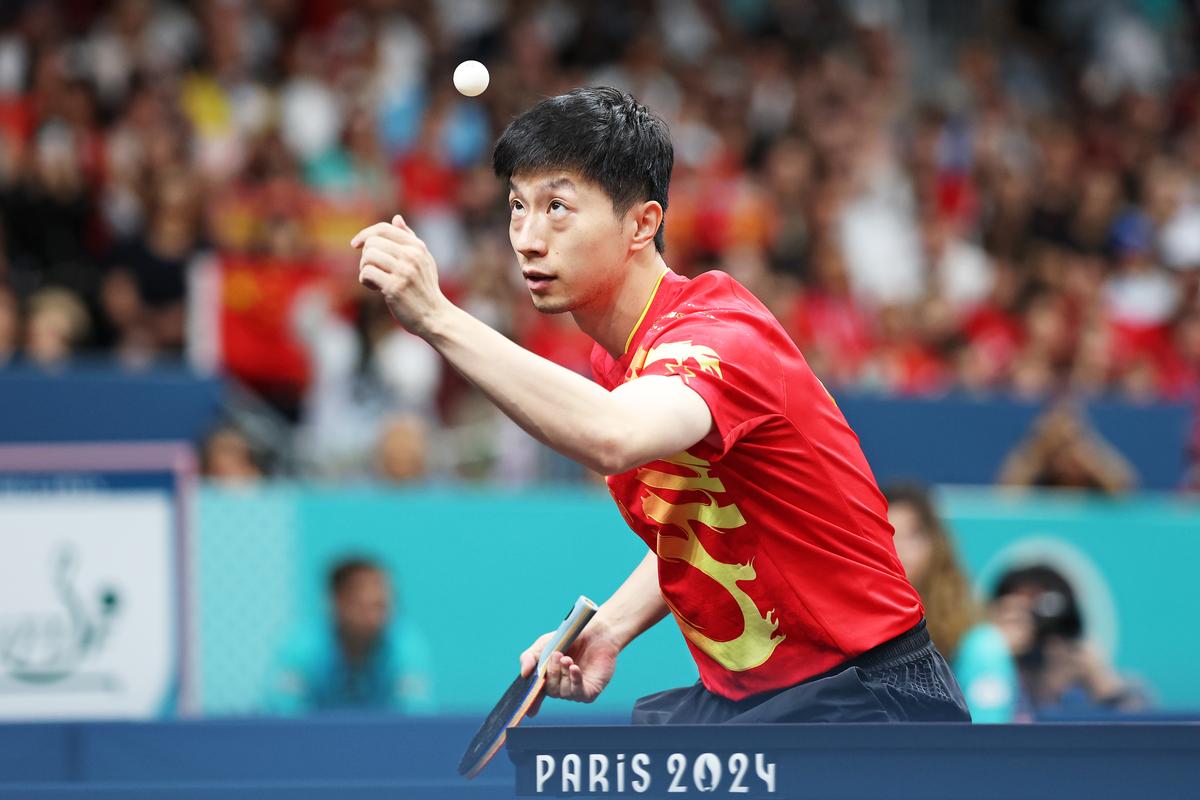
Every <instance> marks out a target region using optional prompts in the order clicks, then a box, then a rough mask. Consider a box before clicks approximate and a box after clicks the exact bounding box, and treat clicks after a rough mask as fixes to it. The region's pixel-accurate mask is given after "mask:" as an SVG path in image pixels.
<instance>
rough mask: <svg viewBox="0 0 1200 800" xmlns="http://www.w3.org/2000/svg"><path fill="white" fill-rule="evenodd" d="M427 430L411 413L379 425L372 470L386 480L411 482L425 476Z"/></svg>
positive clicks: (427, 445)
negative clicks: (380, 428)
mask: <svg viewBox="0 0 1200 800" xmlns="http://www.w3.org/2000/svg"><path fill="white" fill-rule="evenodd" d="M428 437H429V430H428V426H427V425H426V424H425V422H424V421H423V420H422V419H421V418H420V417H418V416H416V415H414V414H405V415H402V416H397V417H393V418H391V419H390V420H388V421H387V422H386V423H384V425H383V434H382V436H380V439H379V445H378V450H377V452H376V459H375V473H376V475H378V476H379V477H380V478H381V479H383V480H385V481H388V482H390V483H413V482H417V481H421V480H424V479H425V477H426V475H427V463H426V462H427V460H428V459H427V454H428V450H429V442H428Z"/></svg>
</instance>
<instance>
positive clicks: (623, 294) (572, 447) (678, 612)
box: [352, 88, 970, 723]
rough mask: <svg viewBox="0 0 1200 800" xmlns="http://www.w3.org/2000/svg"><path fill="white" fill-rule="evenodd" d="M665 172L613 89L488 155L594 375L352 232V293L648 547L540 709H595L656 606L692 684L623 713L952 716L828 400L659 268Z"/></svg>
mask: <svg viewBox="0 0 1200 800" xmlns="http://www.w3.org/2000/svg"><path fill="white" fill-rule="evenodd" d="M672 162H673V149H672V144H671V139H670V135H669V132H668V130H667V127H666V125H665V123H663V122H662V121H661V120H659V119H658V118H656V117H655V116H653V115H652V114H651V113H649V112H648V111H647V109H646V108H645V107H643V106H642V105H640V104H639V103H637V101H635V100H634V99H633V98H632V97H631V96H629V95H628V94H625V93H622V92H620V91H617V90H614V89H608V88H590V89H577V90H574V91H572V92H570V93H568V94H565V95H561V96H557V97H551V98H548V99H545V100H543V101H541V102H539V103H537V104H536V105H534V106H533V107H532V108H530V109H529V110H527V111H526V112H525V113H523V114H522V115H520V116H519V117H517V118H516V119H514V120H513V121H512V122H511V124H509V126H508V128H507V129H506V130H505V131H504V133H503V134H502V135H501V136H500V139H499V140H498V141H497V143H496V146H495V150H494V153H493V167H494V170H495V172H496V175H497V176H498V177H499V178H500V180H502V181H504V182H505V183H506V185H507V187H508V189H509V193H508V203H509V208H510V212H511V219H510V223H509V238H510V240H511V243H512V247H513V250H514V251H515V252H516V255H517V262H518V264H519V267H520V269H521V274H522V276H523V277H524V279H525V282H526V284H527V286H528V289H529V294H530V298H531V300H532V302H533V305H534V307H535V308H536V309H537V310H538V311H541V312H543V313H546V314H557V313H564V312H568V313H570V314H571V315H572V316H573V317H574V319H575V322H576V323H577V324H578V325H579V327H580V328H581V329H582V330H583V331H584V332H585V333H587V334H588V335H589V336H590V337H591V338H592V339H594V340H595V343H596V344H595V347H594V349H593V354H592V370H593V374H594V377H595V381H594V382H593V381H589V380H588V379H587V378H585V377H583V376H581V375H578V374H576V373H574V372H572V371H570V370H568V369H566V368H564V367H560V366H558V365H556V364H554V363H552V362H550V361H547V360H545V359H543V358H540V357H539V356H536V355H534V354H533V353H530V352H528V351H527V350H524V349H523V348H521V347H520V346H519V345H517V344H516V343H514V342H512V341H510V340H509V339H508V338H506V337H505V336H503V335H502V334H500V333H498V332H497V331H495V330H493V329H491V328H490V327H488V326H487V325H485V324H484V323H483V322H481V321H479V320H478V319H475V318H473V317H472V316H470V315H469V314H468V313H467V312H465V311H463V310H462V309H460V308H458V307H456V306H455V305H453V304H452V303H451V302H449V301H448V300H447V299H446V298H445V296H444V295H443V294H442V292H441V291H440V290H439V288H438V270H437V265H436V264H435V263H434V260H433V258H432V257H431V256H430V253H429V250H428V249H427V248H426V246H425V245H424V243H423V242H422V241H421V239H420V238H419V237H418V236H417V234H416V233H414V232H413V231H412V230H411V229H410V228H409V227H408V225H407V224H406V223H405V222H404V220H403V218H401V217H400V216H396V217H394V218H393V219H392V221H391V222H382V223H378V224H376V225H372V226H370V227H368V228H365V229H364V230H362V231H360V232H359V233H358V234H357V235H356V236H355V237H354V239H353V241H352V245H353V246H354V247H357V248H359V249H360V250H361V256H360V263H359V281H360V282H361V283H362V284H364V285H365V286H367V287H369V288H371V289H374V290H377V291H379V292H380V293H381V294H382V295H383V296H384V298H385V299H386V301H387V304H388V306H389V308H390V309H391V312H392V314H393V316H394V317H395V318H396V319H397V320H398V321H399V322H400V323H401V324H402V325H403V326H404V327H405V328H407V329H408V330H409V331H411V332H412V333H414V334H417V335H419V336H421V337H423V338H424V339H425V340H426V341H428V342H429V343H430V344H431V345H432V346H433V347H435V348H436V349H437V350H438V351H439V352H440V353H441V354H442V355H443V356H444V357H445V358H446V359H447V360H448V361H449V362H450V363H451V364H453V365H454V367H455V368H456V369H458V371H459V372H461V373H462V374H463V375H464V376H466V378H468V379H469V380H470V381H471V382H472V383H474V384H475V385H476V386H477V387H479V389H480V390H482V391H483V392H484V393H485V394H486V395H487V396H488V397H489V398H490V399H491V400H492V402H494V403H495V404H496V405H497V406H498V407H499V408H500V409H501V410H502V411H503V412H504V413H505V414H507V415H508V416H510V417H511V418H512V419H513V420H514V421H515V422H517V423H518V424H519V425H520V426H521V427H522V428H524V429H525V430H526V431H528V432H529V433H530V434H531V435H533V436H534V437H536V438H537V439H539V440H540V441H542V442H544V443H545V444H547V445H548V446H550V447H552V448H554V449H556V450H557V451H559V452H560V453H563V454H565V455H566V456H568V457H570V458H573V459H575V460H577V461H579V462H581V463H582V464H584V465H585V466H587V467H589V468H591V469H593V470H595V471H597V472H600V473H602V474H604V475H605V476H607V478H606V480H607V483H608V488H609V491H610V492H611V494H612V497H613V499H614V500H615V501H616V503H617V506H618V507H619V509H620V511H621V513H622V515H623V516H624V518H625V520H626V522H627V523H628V524H629V526H630V527H631V528H632V529H633V530H634V532H635V533H637V535H638V536H640V537H641V538H642V539H643V540H644V541H645V543H646V545H647V547H648V549H649V552H648V553H647V555H646V556H645V558H644V559H643V560H642V561H641V563H640V564H639V565H638V566H637V567H636V568H635V569H634V570H633V571H632V573H631V574H630V575H629V576H628V578H627V579H626V580H625V581H624V583H623V584H622V585H621V587H620V588H619V589H618V590H617V591H616V592H615V593H614V594H613V596H612V597H611V598H609V599H608V600H607V601H606V602H604V603H603V604H602V605H601V607H600V610H599V612H598V613H597V614H596V616H595V618H594V619H593V620H592V621H591V623H590V624H589V625H588V627H587V628H586V629H584V631H583V633H582V634H581V636H580V638H579V639H578V640H577V641H576V643H575V645H574V646H573V647H572V648H571V649H570V652H568V653H565V654H563V653H554V654H552V656H551V657H550V659H549V662H548V673H547V680H546V690H545V695H546V696H551V697H561V698H566V699H568V700H576V701H583V702H588V701H591V700H593V699H595V697H596V696H597V695H599V693H600V692H601V691H603V689H604V687H605V686H606V685H607V683H608V682H609V680H610V678H611V677H612V675H613V671H614V669H615V667H616V662H617V657H618V654H619V653H620V652H621V651H622V650H623V649H624V648H625V647H627V646H629V645H630V644H631V643H632V642H633V641H634V640H635V639H636V638H637V637H638V636H639V635H640V634H641V633H643V632H644V631H645V630H647V629H648V628H650V627H651V626H652V625H654V624H655V623H657V622H659V621H660V620H661V619H662V618H663V617H665V616H666V615H668V614H670V615H672V616H673V617H674V619H675V622H676V623H677V624H678V625H679V628H680V630H681V631H682V633H683V636H684V638H685V640H686V642H687V646H688V647H689V648H690V650H691V654H692V656H693V657H694V659H695V661H696V665H697V667H698V669H699V675H700V680H699V682H698V683H696V684H695V685H692V686H688V687H684V688H679V689H672V690H668V691H664V692H660V693H658V694H655V695H651V696H649V697H645V698H642V699H641V700H639V701H638V702H637V703H636V704H635V707H634V710H633V720H634V722H641V723H708V722H713V723H717V722H751V723H757V722H804V721H829V722H836V721H846V722H870V721H892V720H894V721H916V720H939V721H967V720H969V719H970V715H969V713H968V712H967V710H966V704H965V703H964V701H963V698H962V694H961V692H960V691H959V688H958V685H957V683H956V682H955V679H954V676H953V674H952V673H951V671H950V669H949V668H948V667H947V665H946V662H945V661H944V660H943V658H942V656H941V654H939V653H938V652H937V650H936V649H935V647H934V646H933V644H932V643H931V641H930V639H929V635H928V633H927V632H926V629H925V623H924V618H923V609H922V606H921V602H920V598H919V597H918V595H917V593H916V592H915V591H914V590H913V588H912V586H911V585H910V584H909V582H908V580H907V579H906V578H905V575H904V570H903V568H902V567H901V565H900V562H899V560H898V559H897V557H896V551H895V548H894V547H893V544H892V528H891V527H890V526H889V524H888V521H887V506H886V501H885V500H884V498H883V495H882V494H881V493H880V491H879V489H878V487H877V485H876V482H875V479H874V477H873V475H872V473H871V470H870V467H869V466H868V464H867V461H866V458H865V457H864V456H863V453H862V450H861V448H860V447H859V443H858V439H857V437H856V436H855V434H854V432H853V431H852V430H851V429H850V427H849V425H847V423H846V420H845V418H844V417H843V416H842V413H841V412H840V411H839V410H838V407H837V404H836V403H835V402H834V400H833V398H832V397H830V395H829V393H828V392H827V391H826V390H825V388H824V386H822V384H821V382H820V381H819V380H818V379H817V378H816V377H815V376H814V374H813V373H812V371H811V370H810V369H809V367H808V365H807V363H806V362H805V360H804V357H803V356H802V355H801V353H800V351H799V350H798V349H797V347H796V345H795V344H794V343H793V342H792V341H791V340H790V338H789V337H788V335H787V334H786V333H785V332H784V330H783V328H782V327H781V326H780V324H779V323H778V322H777V321H776V320H775V319H774V317H773V316H772V315H771V313H770V312H769V311H768V310H767V309H766V308H765V307H764V306H763V305H762V303H760V302H759V301H758V300H757V299H755V297H754V296H753V295H751V294H750V292H748V291H747V290H746V289H744V288H743V287H742V286H741V285H739V284H738V283H737V282H736V281H735V280H733V279H732V278H731V277H730V276H729V275H727V274H725V273H723V272H719V271H714V272H708V273H705V274H703V275H700V276H698V277H696V278H693V279H688V278H685V277H683V276H680V275H678V274H676V273H674V272H672V271H671V269H670V268H669V267H668V265H667V263H666V261H665V260H664V256H663V224H664V215H665V213H666V210H667V189H668V184H669V183H670V177H671V168H672ZM568 536H569V534H568ZM586 549H587V543H586V542H578V541H564V551H569V552H572V553H575V554H578V553H580V552H583V553H586ZM564 557H566V556H565V552H564ZM572 557H579V556H578V555H573V556H572ZM545 638H546V637H542V638H541V639H539V640H538V641H536V642H534V643H533V645H532V646H531V647H530V648H529V649H527V650H526V651H525V652H524V653H523V654H522V655H521V666H522V670H523V672H525V673H527V672H528V671H530V670H532V669H533V668H534V664H535V662H536V659H537V657H538V656H539V655H540V652H541V646H542V643H543V641H544V640H545Z"/></svg>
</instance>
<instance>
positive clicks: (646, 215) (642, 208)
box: [626, 200, 663, 252]
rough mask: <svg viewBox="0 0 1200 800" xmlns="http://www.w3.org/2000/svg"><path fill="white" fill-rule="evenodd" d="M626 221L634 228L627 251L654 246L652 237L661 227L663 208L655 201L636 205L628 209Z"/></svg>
mask: <svg viewBox="0 0 1200 800" xmlns="http://www.w3.org/2000/svg"><path fill="white" fill-rule="evenodd" d="M626 219H627V220H629V221H630V224H632V225H633V226H634V229H633V241H632V242H631V243H630V245H629V249H630V250H633V251H634V252H636V251H639V250H642V249H644V248H645V247H646V246H647V245H649V246H651V247H653V246H654V237H655V235H656V234H657V233H658V229H659V228H661V227H662V221H663V207H662V205H661V204H659V203H658V201H656V200H647V201H646V202H644V203H636V204H635V205H634V206H633V207H632V208H630V209H629V212H628V214H627V215H626Z"/></svg>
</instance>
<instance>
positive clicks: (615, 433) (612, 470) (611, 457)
mask: <svg viewBox="0 0 1200 800" xmlns="http://www.w3.org/2000/svg"><path fill="white" fill-rule="evenodd" d="M641 464H642V460H641V459H639V457H638V455H637V454H636V453H635V452H634V448H633V446H632V437H630V436H628V435H626V434H625V432H624V431H621V430H609V431H605V432H604V433H602V434H600V435H599V436H598V437H597V442H596V446H595V448H594V450H593V458H592V463H591V464H588V466H589V467H591V468H592V469H594V470H596V471H597V472H599V473H600V474H601V475H620V474H621V473H622V472H627V471H629V470H631V469H633V468H634V467H637V466H640V465H641Z"/></svg>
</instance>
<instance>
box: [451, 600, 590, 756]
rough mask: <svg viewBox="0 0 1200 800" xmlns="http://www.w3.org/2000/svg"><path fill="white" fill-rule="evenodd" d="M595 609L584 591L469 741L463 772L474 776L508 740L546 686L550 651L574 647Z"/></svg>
mask: <svg viewBox="0 0 1200 800" xmlns="http://www.w3.org/2000/svg"><path fill="white" fill-rule="evenodd" d="M595 613H596V604H595V603H593V602H592V601H591V600H589V599H587V598H586V597H583V596H582V595H581V596H580V597H579V599H578V600H576V601H575V607H574V608H572V609H571V613H570V614H567V618H566V619H564V620H563V621H562V624H561V625H559V626H558V630H556V631H555V632H554V635H553V636H552V637H550V640H549V641H548V642H546V646H545V647H544V648H542V655H541V657H540V658H538V663H537V666H536V667H535V668H534V669H533V671H532V672H530V673H529V674H528V675H527V676H525V677H521V676H520V675H518V676H517V679H516V680H515V681H513V682H512V685H511V686H509V687H508V691H506V692H505V693H504V696H503V697H501V698H500V702H499V703H496V707H495V708H493V709H492V713H490V714H488V715H487V719H485V720H484V721H483V725H482V726H481V727H480V728H479V731H478V732H477V733H476V734H475V738H473V739H471V743H470V744H469V745H467V752H465V753H463V757H462V761H460V762H459V764H458V774H459V775H465V776H466V777H468V778H474V777H475V776H476V775H478V774H479V771H480V770H481V769H483V768H484V766H486V765H487V763H488V762H489V761H491V760H492V756H494V755H496V751H498V750H499V749H500V746H501V745H502V744H504V738H505V736H507V735H508V729H509V728H511V727H513V726H515V725H517V724H519V723H520V722H521V720H522V719H524V718H525V714H526V712H528V711H529V707H530V706H531V705H533V701H534V700H535V699H536V698H537V696H538V693H539V692H541V691H542V686H543V685H544V684H545V683H546V662H547V661H549V660H550V654H551V653H554V652H556V651H557V652H559V653H565V652H566V651H567V650H568V649H570V647H571V644H572V643H573V642H574V641H575V637H576V636H578V635H579V632H580V631H582V630H583V626H585V625H587V624H588V620H590V619H591V618H592V616H593V615H594V614H595Z"/></svg>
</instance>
